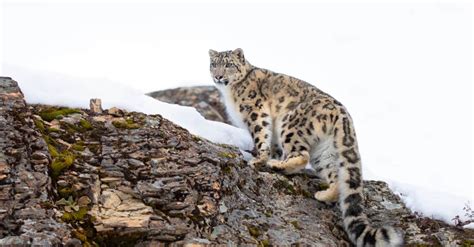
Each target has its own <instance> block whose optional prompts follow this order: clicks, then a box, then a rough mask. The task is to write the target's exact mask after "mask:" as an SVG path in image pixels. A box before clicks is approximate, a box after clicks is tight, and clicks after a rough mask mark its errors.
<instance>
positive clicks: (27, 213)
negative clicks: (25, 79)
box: [0, 77, 80, 246]
mask: <svg viewBox="0 0 474 247" xmlns="http://www.w3.org/2000/svg"><path fill="white" fill-rule="evenodd" d="M50 163H51V156H50V154H49V152H48V148H47V144H46V142H45V141H44V139H43V138H42V136H41V133H40V132H39V131H38V130H37V129H36V127H35V124H34V117H33V115H32V114H31V111H29V110H28V107H27V105H26V104H25V101H24V99H23V94H22V92H21V91H20V89H19V87H18V85H17V83H16V82H15V81H13V80H11V79H10V78H7V77H1V78H0V246H4V245H7V246H30V245H37V246H52V245H59V244H65V243H71V244H72V243H74V241H70V231H71V228H70V227H69V226H68V225H67V224H65V223H63V222H61V221H60V220H58V219H57V218H56V217H55V210H54V208H52V207H51V203H52V198H53V197H52V193H51V189H52V186H51V185H52V184H51V179H50V177H49V175H48V169H49V165H50ZM76 243H79V244H80V242H76Z"/></svg>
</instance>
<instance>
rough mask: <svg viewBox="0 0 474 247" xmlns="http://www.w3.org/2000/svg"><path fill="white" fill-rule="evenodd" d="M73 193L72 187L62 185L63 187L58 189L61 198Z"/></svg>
mask: <svg viewBox="0 0 474 247" xmlns="http://www.w3.org/2000/svg"><path fill="white" fill-rule="evenodd" d="M73 193H74V191H73V190H72V188H68V187H64V188H60V189H58V194H59V196H61V197H62V198H68V197H70V196H72V195H73Z"/></svg>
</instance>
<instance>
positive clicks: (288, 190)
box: [273, 179, 296, 195]
mask: <svg viewBox="0 0 474 247" xmlns="http://www.w3.org/2000/svg"><path fill="white" fill-rule="evenodd" d="M273 187H274V188H275V189H278V190H283V192H284V193H285V194H288V195H294V194H296V189H295V187H294V186H293V185H291V184H290V183H289V182H288V181H287V180H283V179H282V180H278V181H277V182H275V183H273Z"/></svg>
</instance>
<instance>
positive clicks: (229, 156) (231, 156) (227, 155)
mask: <svg viewBox="0 0 474 247" xmlns="http://www.w3.org/2000/svg"><path fill="white" fill-rule="evenodd" d="M217 155H218V156H219V157H221V158H225V159H235V158H237V155H236V154H234V153H228V152H219V153H217Z"/></svg>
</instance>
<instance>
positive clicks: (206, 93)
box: [148, 86, 230, 124]
mask: <svg viewBox="0 0 474 247" xmlns="http://www.w3.org/2000/svg"><path fill="white" fill-rule="evenodd" d="M148 96H150V97H153V98H155V99H157V100H160V101H163V102H167V103H173V104H179V105H184V106H192V107H194V108H196V109H197V110H198V112H199V113H201V114H202V115H203V116H204V117H205V118H206V119H209V120H214V121H219V122H224V123H228V124H230V121H229V120H228V119H227V115H226V113H225V107H224V106H223V105H222V104H221V101H220V96H219V92H218V91H217V89H216V88H215V87H213V86H199V87H181V88H175V89H168V90H163V91H156V92H151V93H148Z"/></svg>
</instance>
